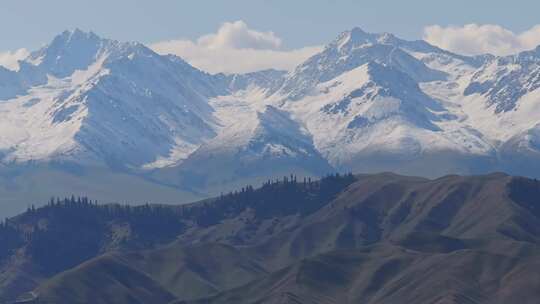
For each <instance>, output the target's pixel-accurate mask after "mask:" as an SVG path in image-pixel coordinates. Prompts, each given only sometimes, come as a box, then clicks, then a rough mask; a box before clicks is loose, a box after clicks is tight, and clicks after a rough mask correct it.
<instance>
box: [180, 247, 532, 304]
mask: <svg viewBox="0 0 540 304" xmlns="http://www.w3.org/2000/svg"><path fill="white" fill-rule="evenodd" d="M490 245H492V246H495V248H496V249H495V250H493V249H491V248H487V249H486V248H484V247H482V246H474V245H473V246H470V247H467V246H464V248H459V249H454V250H448V251H445V252H423V251H417V250H409V249H408V248H407V247H401V246H392V245H378V246H372V247H364V248H360V249H358V250H350V251H338V252H333V253H328V254H323V255H321V256H317V257H313V258H310V259H306V260H303V261H301V262H299V263H297V264H294V265H293V266H290V267H288V268H285V269H283V270H280V271H277V272H275V273H273V274H272V275H269V276H267V277H265V278H263V279H259V280H256V281H254V282H252V283H250V284H247V285H245V286H243V287H240V288H236V289H233V290H231V291H227V292H224V293H222V294H220V295H218V296H215V297H211V298H208V299H203V300H199V301H191V302H187V301H186V302H183V301H179V302H176V303H200V304H202V303H205V304H210V303H235V304H248V303H249V304H252V303H264V304H266V303H272V304H274V303H302V304H307V303H325V304H331V303H332V304H334V303H336V304H337V303H373V304H374V303H384V304H394V303H395V304H398V303H417V304H428V303H437V304H450V303H451V304H472V303H478V304H480V303H486V304H487V303H501V304H502V303H508V302H512V301H516V300H517V299H519V302H520V303H531V304H532V303H536V299H537V298H538V296H540V292H539V291H538V286H539V284H540V276H538V273H537V272H538V269H540V260H539V258H538V253H539V251H538V250H539V248H538V247H531V248H527V249H525V250H526V251H524V253H521V254H520V255H513V254H508V253H507V252H504V249H505V248H504V244H490ZM512 245H515V246H519V245H518V243H514V244H512ZM497 246H501V247H497Z"/></svg>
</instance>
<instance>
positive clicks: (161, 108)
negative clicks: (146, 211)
mask: <svg viewBox="0 0 540 304" xmlns="http://www.w3.org/2000/svg"><path fill="white" fill-rule="evenodd" d="M21 66H22V67H21V69H20V70H19V72H18V73H16V74H17V76H20V79H23V80H24V79H31V80H32V81H21V87H23V88H24V90H25V91H26V92H25V93H24V94H20V91H19V94H13V93H14V92H10V91H9V90H3V93H4V94H3V95H9V94H10V93H12V94H11V95H16V96H11V98H7V99H6V98H4V101H3V102H2V103H1V104H0V109H1V112H0V117H1V118H0V121H2V122H1V124H2V130H5V131H4V133H3V134H2V137H1V139H2V140H0V149H1V150H2V151H3V152H4V159H3V161H4V162H9V161H28V160H50V159H62V160H70V161H72V160H76V161H77V162H92V163H100V162H104V163H114V164H115V165H121V166H129V167H144V166H159V165H162V164H163V163H168V162H176V161H178V160H179V159H182V158H185V157H186V155H188V154H189V153H191V152H193V151H194V150H195V149H196V148H197V147H198V145H200V143H201V142H202V141H203V140H205V139H209V138H212V137H214V136H215V135H216V134H215V131H214V127H215V120H214V118H213V115H212V111H213V109H212V108H211V107H210V106H209V105H208V102H207V98H208V97H210V96H215V95H217V94H223V93H224V92H225V89H224V88H222V87H220V84H218V83H217V82H216V83H215V82H214V79H213V78H212V77H211V76H210V75H208V74H205V73H203V72H201V71H198V70H196V69H194V68H193V67H191V66H190V65H188V64H187V63H186V62H184V61H183V60H181V59H180V58H177V57H172V56H160V55H157V54H156V53H154V52H153V51H151V50H150V49H148V48H146V47H145V46H143V45H141V44H138V43H120V42H117V41H113V40H107V39H101V38H99V37H98V36H96V35H95V34H93V33H84V32H81V31H79V30H76V31H70V32H64V33H63V34H61V35H59V36H57V37H56V38H55V39H54V40H53V42H52V43H51V44H49V45H47V46H45V47H44V48H42V49H41V50H39V51H37V52H34V53H32V54H31V55H30V56H29V57H28V58H27V59H26V60H25V61H24V62H23V63H22V65H21Z"/></svg>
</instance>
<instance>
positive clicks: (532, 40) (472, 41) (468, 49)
mask: <svg viewBox="0 0 540 304" xmlns="http://www.w3.org/2000/svg"><path fill="white" fill-rule="evenodd" d="M424 40H426V41H427V42H429V43H431V44H433V45H436V46H438V47H440V48H443V49H446V50H449V51H452V52H456V53H460V54H464V55H479V54H486V53H489V54H493V55H499V56H504V55H511V54H515V53H518V52H521V51H526V50H531V49H534V48H535V47H536V46H538V45H539V44H540V25H536V26H533V27H532V28H530V29H528V30H526V31H524V32H521V33H514V32H512V31H511V30H509V29H506V28H504V27H502V26H500V25H496V24H482V25H480V24H474V23H472V24H466V25H463V26H447V27H443V26H440V25H431V26H428V27H426V28H425V29H424Z"/></svg>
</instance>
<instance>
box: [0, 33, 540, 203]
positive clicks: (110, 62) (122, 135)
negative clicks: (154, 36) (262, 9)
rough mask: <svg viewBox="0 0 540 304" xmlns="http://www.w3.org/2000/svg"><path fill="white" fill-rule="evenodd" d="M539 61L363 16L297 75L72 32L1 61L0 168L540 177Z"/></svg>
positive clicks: (168, 177) (258, 175) (202, 177)
mask: <svg viewBox="0 0 540 304" xmlns="http://www.w3.org/2000/svg"><path fill="white" fill-rule="evenodd" d="M539 63H540V49H539V48H537V49H536V50H532V51H528V52H523V53H521V54H517V55H515V56H507V57H496V56H492V55H489V54H486V55H483V56H475V57H470V56H463V55H459V54H454V53H451V52H448V51H445V50H442V49H440V48H437V47H435V46H432V45H430V44H428V43H427V42H425V41H406V40H402V39H399V38H397V37H395V36H393V35H391V34H387V33H385V34H371V33H366V32H364V31H362V30H361V29H358V28H355V29H352V30H350V31H346V32H343V33H342V34H340V35H339V36H338V37H337V38H336V39H335V40H333V41H332V42H330V43H329V44H328V45H327V46H326V47H325V48H324V49H323V50H322V51H321V52H320V53H318V54H316V55H314V56H313V57H311V58H309V59H308V60H306V61H305V62H303V63H302V64H300V65H299V66H298V67H297V68H296V69H294V70H293V71H291V72H284V71H275V70H266V71H260V72H254V73H249V74H238V75H224V74H217V75H210V74H208V73H205V72H204V71H200V70H197V69H195V68H193V67H192V66H190V65H189V64H188V63H187V62H185V61H183V60H182V59H181V58H178V57H175V56H161V55H158V54H156V53H154V52H153V51H152V50H150V49H148V48H147V47H145V46H144V45H141V44H139V43H123V42H118V41H114V40H108V39H103V38H100V37H98V36H97V35H95V34H93V33H85V32H82V31H79V30H75V31H66V32H64V33H62V34H60V35H59V36H57V37H56V38H55V39H54V40H53V41H52V42H51V43H50V44H49V45H47V46H45V47H43V48H42V49H40V50H38V51H36V52H34V53H32V54H31V55H30V56H29V57H28V58H26V59H25V60H23V61H21V62H20V63H19V69H18V70H17V71H11V70H7V69H4V68H1V67H0V128H1V130H2V132H0V157H1V162H0V164H2V166H3V167H6V168H9V167H13V166H19V165H21V164H28V163H32V164H33V163H38V164H48V163H69V164H72V165H76V166H77V168H94V167H99V168H101V170H106V171H108V172H122V174H128V175H130V176H135V177H137V178H139V177H140V178H143V179H144V181H145V182H150V183H155V184H159V185H161V186H166V187H171V188H174V189H177V188H182V189H183V190H189V191H191V192H193V193H195V194H197V195H201V196H205V195H208V194H213V193H215V192H216V191H217V189H219V190H220V191H221V190H224V189H227V187H229V186H230V185H237V184H238V183H244V182H249V181H261V180H264V179H266V178H268V177H272V176H275V175H282V174H286V173H290V172H300V174H304V175H319V174H323V173H324V172H328V171H333V170H346V171H349V170H353V171H358V172H364V171H382V170H391V171H398V172H401V173H408V174H416V175H427V176H438V175H442V174H446V173H476V172H485V171H494V170H507V171H509V172H510V173H514V174H523V175H534V176H538V175H539V174H538V173H537V172H540V171H539V170H538V169H540V168H537V167H538V166H540V165H535V164H538V163H540V162H538V160H539V159H540V152H539V151H540V90H539V88H540V67H539V66H540V65H539ZM70 168H71V167H70ZM83 171H84V170H83ZM25 172H26V171H25ZM77 172H79V173H78V174H80V172H81V170H78V171H77ZM100 172H101V171H100ZM0 173H1V172H0ZM83 175H84V174H83ZM109 187H111V186H109ZM103 189H109V188H107V186H104V188H103ZM52 194H53V193H52Z"/></svg>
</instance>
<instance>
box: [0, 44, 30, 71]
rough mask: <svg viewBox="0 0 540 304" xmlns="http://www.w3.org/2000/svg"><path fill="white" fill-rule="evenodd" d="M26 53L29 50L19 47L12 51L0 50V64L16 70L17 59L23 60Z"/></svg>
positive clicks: (27, 53)
mask: <svg viewBox="0 0 540 304" xmlns="http://www.w3.org/2000/svg"><path fill="white" fill-rule="evenodd" d="M28 55H29V52H28V50H26V49H19V50H16V51H14V52H0V66H3V67H6V68H8V69H10V70H17V69H18V68H19V63H18V61H19V60H23V59H24V58H26V57H28Z"/></svg>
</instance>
